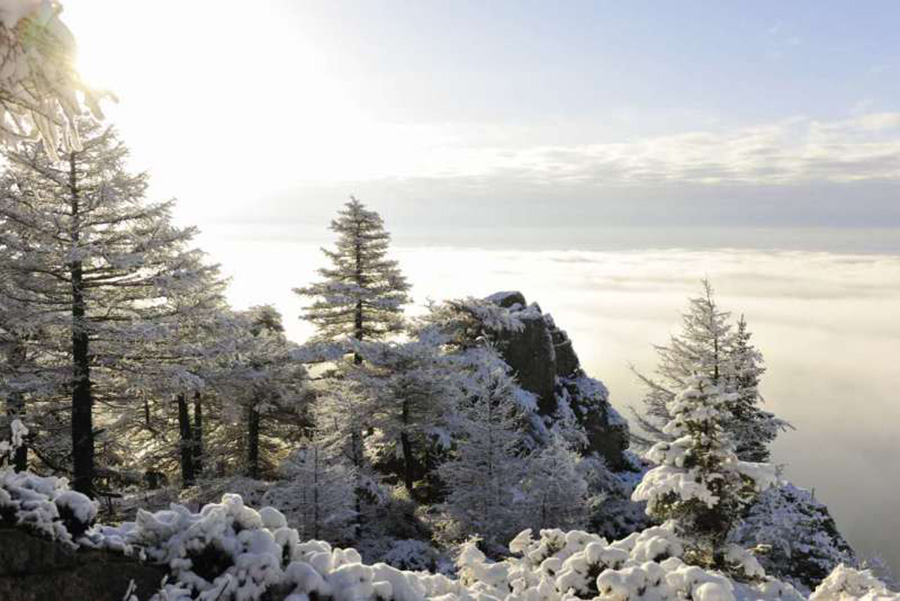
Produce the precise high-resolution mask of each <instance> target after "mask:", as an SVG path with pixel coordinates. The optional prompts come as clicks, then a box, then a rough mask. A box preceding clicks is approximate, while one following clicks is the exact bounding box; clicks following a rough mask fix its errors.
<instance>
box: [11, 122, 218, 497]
mask: <svg viewBox="0 0 900 601" xmlns="http://www.w3.org/2000/svg"><path fill="white" fill-rule="evenodd" d="M80 127H81V129H82V133H83V134H84V140H83V144H82V145H81V147H80V149H78V150H71V151H68V152H65V153H64V159H65V160H64V161H54V160H52V159H51V158H50V157H49V156H48V155H47V153H46V152H45V148H44V145H43V144H40V143H22V144H19V145H18V147H17V148H16V149H14V150H8V151H7V152H6V153H5V155H6V158H7V159H8V162H9V166H8V168H7V170H6V172H5V173H4V174H3V177H2V178H0V192H2V194H0V224H2V227H0V254H2V261H0V280H2V281H3V285H2V287H0V295H2V296H3V297H4V299H3V301H2V302H3V304H4V305H5V309H7V315H6V316H5V317H4V318H3V319H2V320H0V321H2V322H3V328H4V329H5V330H7V329H11V330H12V331H11V335H12V337H13V338H15V339H16V341H17V344H19V345H21V346H22V347H23V348H22V350H21V353H20V355H19V358H20V359H21V358H22V357H23V356H24V360H19V361H17V364H18V365H17V367H16V369H15V370H14V376H15V377H14V378H13V379H11V380H7V379H6V378H4V380H3V381H2V383H0V389H2V392H3V393H6V392H7V390H6V389H7V387H8V386H11V387H12V388H13V392H15V393H16V394H20V395H23V396H25V397H29V395H30V398H28V399H26V400H27V401H28V403H27V404H28V405H29V409H30V410H31V411H34V410H35V409H37V410H38V411H37V412H35V413H41V414H42V416H41V417H43V418H45V419H40V420H35V419H33V418H32V417H29V418H28V420H27V421H26V423H28V424H29V426H32V425H34V424H36V425H38V426H40V427H32V430H33V434H34V435H35V442H34V447H35V449H36V450H38V448H39V447H40V450H41V452H42V455H43V457H45V458H46V459H47V461H49V462H50V463H51V464H52V465H53V466H54V469H59V468H60V466H62V467H63V468H65V467H67V465H66V464H67V462H68V461H69V460H71V462H72V468H73V470H72V473H73V486H74V487H75V488H76V489H77V490H80V491H82V492H86V493H87V492H92V487H93V486H94V476H95V474H94V467H95V461H94V455H95V452H96V451H97V449H96V446H97V445H95V442H96V441H95V440H94V437H95V430H97V429H98V428H96V427H95V423H94V418H95V416H94V412H95V406H97V405H100V406H102V407H104V408H106V409H108V410H110V411H112V412H117V411H125V410H126V409H127V408H131V407H134V406H140V405H142V404H143V403H142V400H141V399H140V394H139V393H140V392H141V391H142V390H144V389H145V387H144V386H141V385H140V382H139V380H140V378H138V377H137V376H136V375H135V374H141V373H144V372H145V371H149V372H150V373H157V374H158V370H156V369H154V368H153V367H150V365H149V364H150V363H152V364H154V365H155V364H157V363H159V361H154V360H152V359H155V357H156V355H157V353H156V352H153V351H154V350H156V347H155V343H158V342H159V341H161V340H163V339H165V338H167V337H168V336H171V335H174V334H175V331H174V330H173V328H174V327H175V326H176V324H175V323H173V321H172V320H171V315H172V305H171V304H170V303H168V302H167V301H168V300H169V299H171V298H173V297H177V296H181V295H182V294H184V293H185V291H186V289H187V288H189V287H190V286H191V283H192V282H193V281H195V278H198V277H200V276H201V274H203V273H205V272H206V270H207V269H208V268H207V266H205V265H204V264H203V261H202V260H201V259H202V253H201V252H200V251H199V250H197V249H195V248H190V244H191V242H192V237H193V235H194V233H195V230H194V229H193V228H180V227H176V226H175V225H173V224H172V221H171V210H172V206H173V203H172V202H163V203H151V202H148V201H146V200H145V198H144V193H145V191H146V188H147V176H146V174H131V173H128V172H127V171H126V170H125V161H126V158H127V156H128V150H127V148H126V147H125V146H124V144H122V142H121V141H119V139H118V137H117V135H116V133H115V131H114V130H113V129H112V128H101V127H100V126H99V125H97V124H96V123H93V122H91V121H89V120H86V119H84V120H81V121H80ZM10 313H11V314H10ZM7 325H9V328H7ZM23 353H24V355H22V354H23ZM48 374H49V375H48ZM45 376H46V378H45ZM46 379H49V382H47V381H45V380H46ZM23 382H24V383H26V384H29V383H30V384H33V385H34V386H35V388H29V387H28V386H25V385H23ZM66 397H68V398H66ZM61 403H65V404H66V405H68V406H69V407H71V410H70V411H66V412H63V411H61V410H60V407H59V405H60V404H61ZM62 416H65V418H67V419H61V417H62ZM34 417H37V415H35V416H34ZM128 423H132V424H133V423H134V422H131V421H130V420H129V422H128ZM69 433H71V447H69V448H66V446H68V445H56V444H55V443H54V440H53V439H55V438H59V437H60V436H64V435H66V434H69ZM116 442H117V441H115V440H110V441H109V443H110V446H112V447H115V446H116V444H115V443H116Z"/></svg>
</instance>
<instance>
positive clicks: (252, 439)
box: [247, 404, 260, 479]
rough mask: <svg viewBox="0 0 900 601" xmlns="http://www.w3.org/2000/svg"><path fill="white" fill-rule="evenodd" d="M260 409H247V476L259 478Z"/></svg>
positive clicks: (252, 406)
mask: <svg viewBox="0 0 900 601" xmlns="http://www.w3.org/2000/svg"><path fill="white" fill-rule="evenodd" d="M259 420H260V415H259V409H258V408H257V407H256V404H253V405H251V406H249V407H247V476H248V477H249V478H254V479H257V478H259Z"/></svg>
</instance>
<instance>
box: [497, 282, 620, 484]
mask: <svg viewBox="0 0 900 601" xmlns="http://www.w3.org/2000/svg"><path fill="white" fill-rule="evenodd" d="M486 300H487V301H489V302H491V303H493V304H496V305H498V306H500V307H504V308H506V309H509V311H510V313H511V314H512V316H513V317H515V318H516V319H517V320H518V321H519V322H521V324H522V327H521V328H519V329H515V330H509V329H507V330H503V331H499V332H496V333H495V339H496V344H497V347H498V349H499V350H500V353H501V355H502V356H503V360H504V361H505V362H506V363H507V364H508V365H509V366H510V367H511V368H512V370H513V372H514V373H515V375H516V379H517V380H518V382H519V384H520V385H521V386H522V388H524V389H525V390H527V391H529V392H531V393H533V394H534V395H535V396H536V397H537V404H538V411H539V413H540V414H541V415H542V416H543V417H544V418H545V419H546V420H547V421H549V422H552V421H553V420H554V419H563V418H565V417H567V416H568V415H570V414H571V415H572V416H574V418H575V419H576V420H577V421H578V423H579V424H580V426H581V427H582V428H583V430H584V432H585V435H586V438H587V448H586V449H585V451H587V452H596V453H599V454H600V455H602V456H603V458H604V459H605V460H606V462H607V464H609V465H610V467H613V468H614V469H623V468H627V467H628V466H629V465H630V464H629V463H628V461H627V460H626V458H625V456H624V451H625V450H626V449H627V448H628V424H627V422H626V421H625V420H624V419H622V417H621V416H620V415H619V414H618V413H617V412H616V410H615V409H613V407H612V406H611V405H610V404H609V393H608V391H607V389H606V387H605V386H604V385H603V384H602V383H601V382H600V381H598V380H595V379H593V378H590V377H589V376H588V375H587V374H585V372H584V370H583V369H582V368H581V363H580V361H579V360H578V355H577V354H576V353H575V349H574V347H573V345H572V341H571V339H570V338H569V336H568V334H566V332H565V330H562V329H560V328H558V327H557V326H556V323H555V322H554V321H553V317H551V315H550V314H549V313H544V312H543V311H541V308H540V306H539V305H538V304H537V303H532V304H530V305H529V304H527V302H526V300H525V296H524V295H523V294H522V293H521V292H517V291H516V292H498V293H496V294H493V295H491V296H489V297H488V298H487V299H486Z"/></svg>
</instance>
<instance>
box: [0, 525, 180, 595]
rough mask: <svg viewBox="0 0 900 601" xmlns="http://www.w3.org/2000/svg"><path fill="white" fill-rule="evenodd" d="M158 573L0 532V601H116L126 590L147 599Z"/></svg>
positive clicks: (120, 558)
mask: <svg viewBox="0 0 900 601" xmlns="http://www.w3.org/2000/svg"><path fill="white" fill-rule="evenodd" d="M165 574H166V571H165V569H164V568H163V567H160V566H153V565H148V564H143V563H140V562H139V561H137V560H136V559H133V558H130V557H126V556H124V555H121V554H118V553H113V552H110V551H98V550H93V549H85V548H79V549H77V550H75V549H72V548H70V546H68V545H65V544H62V543H60V542H53V541H49V540H45V539H43V538H39V537H37V536H34V535H32V534H30V533H28V532H25V531H24V530H21V529H17V528H7V527H2V528H0V599H2V600H3V601H49V600H53V601H67V600H69V599H71V600H72V601H75V600H78V601H81V600H83V599H90V600H91V601H122V597H123V596H124V595H125V591H126V590H128V586H129V584H130V583H131V582H132V581H134V583H135V586H136V587H137V588H136V589H135V591H134V593H135V594H136V595H137V597H138V598H139V599H148V598H150V596H151V595H153V594H154V593H155V592H156V591H157V590H159V587H160V582H161V581H162V579H163V578H164V577H165Z"/></svg>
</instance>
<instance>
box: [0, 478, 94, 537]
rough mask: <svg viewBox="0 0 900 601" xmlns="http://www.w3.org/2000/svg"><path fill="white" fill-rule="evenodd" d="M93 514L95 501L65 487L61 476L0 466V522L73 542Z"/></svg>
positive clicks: (92, 519)
mask: <svg viewBox="0 0 900 601" xmlns="http://www.w3.org/2000/svg"><path fill="white" fill-rule="evenodd" d="M95 517H97V504H96V503H94V502H93V501H91V500H90V499H89V498H87V497H86V496H84V495H83V494H81V493H78V492H75V491H74V490H69V483H68V481H67V480H66V479H65V478H54V477H49V478H42V477H40V476H35V475H34V474H29V473H27V472H22V473H18V474H17V473H15V472H13V471H12V470H10V469H3V470H0V524H8V525H12V526H21V527H23V528H26V529H28V530H30V531H32V532H35V533H37V534H40V535H41V536H45V537H48V538H50V539H51V540H58V541H61V542H63V543H65V544H70V545H71V544H74V543H75V541H76V539H77V538H78V537H79V536H81V535H82V534H83V533H84V532H85V531H86V530H87V529H88V527H89V526H90V525H91V524H92V523H93V521H94V518H95Z"/></svg>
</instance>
